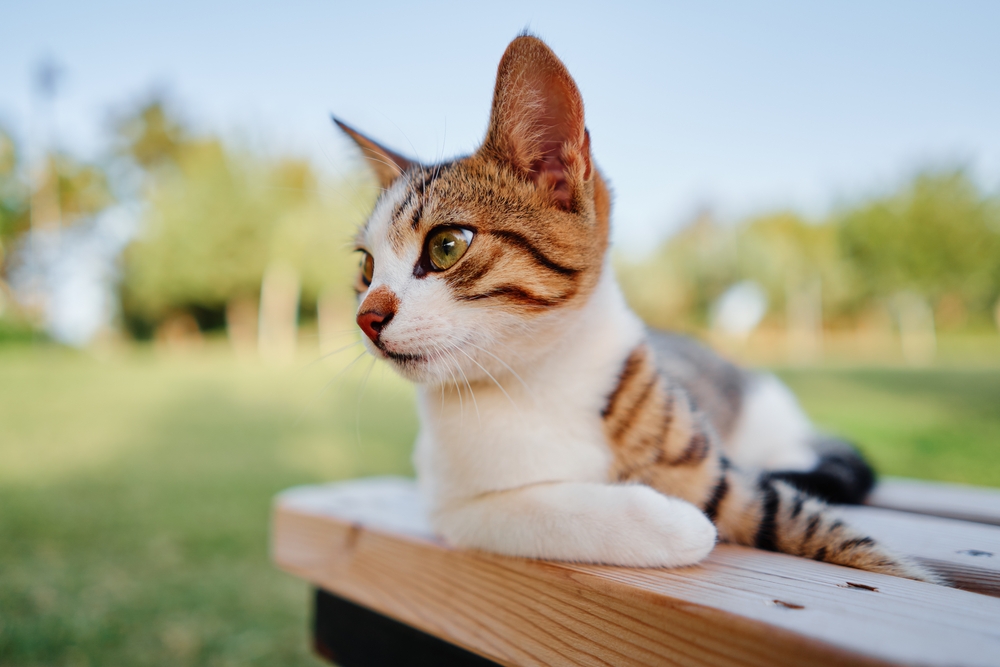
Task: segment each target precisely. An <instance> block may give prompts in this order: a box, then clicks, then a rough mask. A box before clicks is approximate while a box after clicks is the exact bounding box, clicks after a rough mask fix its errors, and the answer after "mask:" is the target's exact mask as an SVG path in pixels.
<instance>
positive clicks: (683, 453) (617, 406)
mask: <svg viewBox="0 0 1000 667" xmlns="http://www.w3.org/2000/svg"><path fill="white" fill-rule="evenodd" d="M338 122H339V121H338ZM341 127H342V128H343V129H344V130H345V131H346V132H347V133H348V134H349V135H350V136H351V137H352V138H353V139H354V141H355V142H356V143H357V144H358V146H359V147H360V148H361V149H362V150H363V151H364V153H365V154H366V156H367V157H368V158H369V159H370V160H371V162H372V165H373V168H374V172H375V174H376V176H377V177H378V178H379V181H380V183H381V185H382V187H383V192H382V194H381V196H380V197H379V199H378V201H377V203H376V205H375V209H374V211H373V213H372V215H371V217H370V218H369V220H368V221H367V223H366V224H365V226H364V227H363V228H362V229H361V230H359V232H358V235H357V240H356V243H357V248H358V250H359V252H361V253H363V255H362V256H363V258H364V259H363V262H362V267H363V268H362V271H361V273H360V275H359V278H358V283H357V290H358V295H359V307H358V324H359V326H360V327H361V329H362V330H363V331H364V333H365V334H366V338H365V341H364V342H365V344H366V345H367V347H368V349H369V351H370V352H371V353H372V354H373V355H375V356H376V357H378V358H381V359H384V360H386V361H387V362H388V363H390V364H391V365H392V366H393V367H394V368H395V369H396V370H397V371H398V372H399V373H400V374H402V375H403V376H405V377H407V378H409V379H411V380H413V381H415V382H416V383H417V384H418V387H419V394H418V395H419V409H420V416H421V431H420V435H419V437H418V441H417V446H416V450H415V454H414V462H415V465H416V468H417V473H418V479H419V483H420V486H421V489H422V492H423V494H424V496H425V498H426V501H427V504H428V507H429V509H430V512H431V517H432V521H433V523H434V526H435V528H436V529H437V530H438V531H439V533H440V534H441V535H442V536H443V537H444V538H445V539H446V540H448V541H450V542H451V543H453V544H456V545H458V546H462V547H469V548H478V549H484V550H489V551H494V552H499V553H504V554H510V555H515V556H527V557H536V558H550V559H560V560H572V561H589V562H600V563H613V564H621V565H633V566H647V567H649V566H655V567H661V566H679V565H687V564H691V563H695V562H697V561H698V560H700V559H702V558H704V557H705V556H706V555H707V554H708V553H709V552H710V551H711V549H712V548H713V546H714V544H715V543H716V540H717V539H718V538H721V539H723V540H726V541H731V542H736V543H739V544H745V545H751V546H756V547H758V548H762V549H769V550H774V551H782V552H785V553H790V554H795V555H799V556H804V557H807V558H814V559H816V560H822V561H826V562H830V563H838V564H841V565H848V566H852V567H858V568H862V569H866V570H871V571H876V572H885V573H890V574H895V575H900V576H906V577H911V578H914V579H925V580H933V579H934V577H933V575H931V574H929V573H926V572H924V571H922V570H920V569H919V568H918V567H917V566H915V565H914V564H912V563H909V562H906V561H905V560H903V559H901V558H899V557H896V556H893V555H892V554H890V553H888V552H887V551H886V550H884V549H883V548H882V547H881V546H880V545H878V544H876V543H875V542H874V540H872V539H871V538H870V537H868V536H866V535H863V534H860V533H858V532H857V531H855V530H853V529H851V528H850V527H849V526H847V525H845V524H844V523H843V522H842V521H840V520H839V519H837V518H836V516H835V515H834V514H833V513H832V512H831V511H830V510H829V509H828V508H827V506H826V505H825V504H824V503H823V502H822V501H821V500H820V499H818V498H817V497H816V496H815V495H810V494H808V493H807V492H806V490H811V491H813V492H816V493H819V495H827V496H828V497H831V498H835V499H840V500H845V499H846V500H852V501H858V500H860V498H862V497H863V495H864V493H866V492H867V490H868V489H869V488H870V485H871V479H870V476H869V478H867V481H866V478H864V475H860V476H859V475H857V474H854V473H856V472H858V471H859V470H860V471H862V472H863V471H868V468H867V467H866V466H865V465H864V464H863V462H862V461H861V459H859V458H857V457H856V455H855V454H853V452H852V450H847V449H840V450H837V451H836V452H834V453H833V454H831V453H830V452H826V453H825V454H824V453H823V452H820V451H818V450H817V449H816V448H815V447H813V444H814V443H815V442H817V438H818V436H817V435H816V433H815V432H814V430H813V429H812V426H811V425H810V424H809V422H808V420H807V419H806V418H805V416H804V414H803V413H802V412H801V409H799V408H798V406H797V403H796V402H795V400H794V397H792V396H791V394H790V393H789V392H788V391H787V389H785V388H784V387H783V386H782V385H781V384H780V383H779V382H777V380H775V379H774V378H768V377H762V376H754V375H752V374H750V373H747V372H746V371H742V370H740V369H738V368H736V367H735V366H732V365H731V364H729V363H728V362H725V361H723V360H721V359H720V358H718V357H717V356H715V355H714V354H713V353H711V352H710V351H708V350H707V349H705V348H703V347H701V346H699V345H697V344H695V343H693V342H691V341H689V340H687V339H683V338H680V337H677V336H670V335H663V334H656V333H653V332H649V331H647V330H646V328H645V327H644V325H643V323H642V322H641V321H640V320H639V319H638V318H637V317H636V316H635V315H634V314H633V313H632V312H631V310H629V308H628V307H627V305H626V304H625V300H624V298H623V297H622V295H621V292H620V291H619V289H618V286H617V284H616V282H615V279H614V276H613V274H612V272H611V270H610V267H609V260H608V236H609V225H610V195H609V191H608V188H607V186H606V184H605V182H604V180H603V178H602V176H601V175H600V173H599V172H598V170H597V169H596V167H595V165H594V164H593V161H592V157H591V145H590V135H589V134H588V132H587V130H586V127H585V125H584V113H583V102H582V99H581V97H580V93H579V91H578V89H577V87H576V84H575V83H574V82H573V79H572V78H571V77H570V75H569V73H568V72H567V70H566V68H565V67H564V66H563V64H562V63H561V62H560V61H559V59H558V58H556V56H555V55H554V54H553V53H552V51H551V50H550V49H549V48H548V47H547V46H546V45H545V44H544V43H542V42H541V41H540V40H538V39H537V38H535V37H531V36H527V35H525V36H521V37H518V38H517V39H515V40H514V41H513V42H512V43H511V45H510V46H509V47H508V49H507V52H506V53H505V54H504V57H503V59H502V60H501V63H500V66H499V68H498V73H497V83H496V88H495V91H494V100H493V108H492V112H491V116H490V123H489V128H488V130H487V135H486V139H485V140H484V142H483V145H482V146H481V147H480V148H479V149H478V150H477V151H476V152H474V153H473V154H471V155H469V156H466V157H462V158H458V159H455V160H452V161H448V162H444V163H441V164H436V165H422V164H420V163H419V162H418V161H416V160H411V159H409V158H405V157H403V156H401V155H399V154H398V153H395V152H393V151H390V150H388V149H385V148H384V147H382V146H380V145H379V144H377V143H376V142H374V141H372V140H371V139H369V138H367V137H365V136H364V135H362V134H360V133H359V132H357V131H356V130H353V129H351V128H349V127H347V126H346V125H343V124H342V123H341ZM435 239H438V240H440V239H445V240H444V241H440V242H441V243H443V244H445V245H440V246H438V245H434V244H435V243H438V241H435ZM448 239H450V240H448ZM449 253H452V254H449ZM441 257H446V258H447V262H446V264H442V260H441ZM831 456H832V457H833V458H830V457H831ZM824 457H825V458H824ZM837 457H839V458H837ZM852 457H853V458H852ZM824 466H825V467H824ZM852 466H853V467H852ZM776 468H779V469H780V468H787V470H784V471H781V470H776ZM751 470H754V471H756V472H750V471H751ZM745 471H746V472H745ZM817 471H822V475H819V476H817V474H814V473H817ZM845 471H846V472H845ZM820 482H821V483H820ZM810 484H813V486H812V487H810ZM837 494H840V495H839V496H838V495H837Z"/></svg>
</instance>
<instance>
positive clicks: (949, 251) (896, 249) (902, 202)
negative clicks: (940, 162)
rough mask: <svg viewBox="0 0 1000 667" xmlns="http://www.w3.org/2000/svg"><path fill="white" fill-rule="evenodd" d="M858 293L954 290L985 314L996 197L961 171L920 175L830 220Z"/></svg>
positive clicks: (993, 267) (995, 280) (993, 292)
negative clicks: (855, 276) (856, 279)
mask: <svg viewBox="0 0 1000 667" xmlns="http://www.w3.org/2000/svg"><path fill="white" fill-rule="evenodd" d="M835 224H838V225H839V227H840V236H841V242H842V244H843V249H844V254H845V259H846V260H847V261H849V262H850V263H851V264H852V266H853V268H854V270H855V271H857V273H858V275H859V276H860V280H859V288H860V289H861V290H863V296H875V295H884V294H891V293H893V292H896V291H900V290H904V289H909V290H913V291H915V292H917V293H919V294H922V295H923V296H925V297H927V298H929V299H931V300H932V301H934V302H936V301H938V300H939V299H941V298H942V297H945V296H946V295H957V296H958V297H959V298H961V299H962V300H963V301H964V303H965V305H966V307H968V308H970V309H972V310H973V311H977V312H979V313H983V312H988V311H989V309H990V308H991V307H992V305H993V303H994V302H995V301H996V298H997V295H998V294H1000V199H997V198H996V197H986V196H984V195H983V194H982V193H981V192H979V190H978V188H977V187H976V185H975V184H974V183H973V182H972V181H971V180H970V179H969V177H968V175H967V174H965V173H964V172H962V171H954V172H938V173H934V172H931V173H924V174H920V175H918V176H917V177H916V178H915V179H914V180H913V182H912V183H909V184H907V186H906V187H904V188H903V189H901V190H900V191H899V192H896V193H892V194H890V195H888V196H886V197H879V198H877V199H874V200H872V201H870V202H864V203H862V204H861V205H860V206H858V207H856V208H854V209H852V210H848V211H845V212H844V213H842V214H841V215H840V216H839V218H838V219H837V220H836V222H835Z"/></svg>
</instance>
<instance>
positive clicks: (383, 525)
mask: <svg viewBox="0 0 1000 667" xmlns="http://www.w3.org/2000/svg"><path fill="white" fill-rule="evenodd" d="M272 554H273V557H274V559H275V561H276V562H277V563H278V564H279V566H281V567H282V568H283V569H285V570H287V571H289V572H291V573H293V574H296V575H297V576H300V577H302V578H304V579H307V580H308V581H310V582H312V583H313V584H315V585H317V586H320V587H323V588H326V589H328V590H330V591H332V592H334V593H336V594H338V595H341V596H344V597H346V598H348V599H351V600H353V601H355V602H358V603H360V604H363V605H365V606H368V607H370V608H372V609H374V610H376V611H378V612H380V613H383V614H386V615H388V616H391V617H393V618H396V619H398V620H401V621H403V622H405V623H408V624H410V625H413V626H414V627H417V628H418V629H420V630H423V631H425V632H429V633H431V634H434V635H436V636H439V637H442V638H444V639H446V640H447V641H450V642H452V643H455V644H457V645H459V646H462V647H464V648H467V649H469V650H472V651H474V652H476V653H479V654H481V655H483V656H485V657H487V658H490V659H491V660H494V661H496V662H499V663H501V664H506V665H616V666H617V665H804V664H809V665H875V664H921V665H1000V599H997V598H993V597H987V596H984V595H978V594H975V593H970V592H966V591H960V590H954V589H948V588H943V587H939V586H934V585H931V584H924V583H920V582H913V581H907V580H902V579H896V578H893V577H888V576H884V575H877V574H872V573H867V572H860V571H858V570H851V569H848V568H842V567H838V566H835V565H828V564H825V563H816V562H813V561H807V560H803V559H799V558H794V557H791V556H785V555H782V554H772V553H764V552H759V551H755V550H753V549H747V548H742V547H734V546H725V545H724V546H720V547H718V548H716V550H715V551H714V552H713V553H712V555H711V556H710V557H709V558H708V559H707V560H706V562H705V563H704V564H702V565H701V566H698V567H692V568H684V569H676V570H657V569H630V568H618V567H609V566H594V565H579V564H568V563H550V562H541V561H531V560H522V559H513V558H503V557H499V556H494V555H491V554H485V553H479V552H471V551H461V550H454V549H450V548H448V547H446V546H444V545H442V544H441V543H439V542H438V541H436V540H435V539H434V537H433V536H432V535H431V533H430V531H429V528H428V527H427V523H426V520H425V519H424V518H423V514H422V511H421V509H420V504H419V499H418V498H417V496H416V492H415V489H414V487H413V486H412V483H411V482H409V481H407V480H371V481H367V482H354V483H347V484H343V485H331V486H327V487H306V488H303V489H297V490H292V491H291V492H288V493H286V494H283V495H282V496H280V497H279V498H278V500H277V501H276V503H275V510H274V523H273V532H272Z"/></svg>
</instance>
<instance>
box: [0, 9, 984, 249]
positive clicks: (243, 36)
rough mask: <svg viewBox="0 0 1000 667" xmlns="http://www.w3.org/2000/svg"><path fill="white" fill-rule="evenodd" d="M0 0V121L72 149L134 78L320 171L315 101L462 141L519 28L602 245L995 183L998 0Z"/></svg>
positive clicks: (321, 144)
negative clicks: (580, 105)
mask: <svg viewBox="0 0 1000 667" xmlns="http://www.w3.org/2000/svg"><path fill="white" fill-rule="evenodd" d="M0 13H2V15H3V22H2V26H3V27H2V28H0V34H2V38H0V124H2V125H3V126H5V127H7V128H10V129H12V130H13V131H14V133H15V135H16V136H18V137H20V138H22V139H26V140H30V142H34V143H33V144H32V145H37V143H38V137H39V136H42V135H43V134H45V133H43V132H41V131H40V130H39V128H41V127H47V128H52V132H53V135H54V136H55V137H56V141H57V142H58V144H59V145H60V146H62V147H64V148H65V149H67V150H71V151H73V152H75V153H78V154H80V155H81V156H84V157H96V156H97V155H98V153H99V151H100V150H101V148H102V147H103V146H104V145H106V144H105V140H106V137H107V135H106V132H107V127H108V118H109V116H110V114H112V113H114V112H115V111H116V110H117V111H119V112H120V111H121V110H123V109H128V108H130V107H131V106H133V105H135V104H136V103H137V100H140V99H143V98H144V97H146V96H148V95H149V94H150V93H151V91H156V90H160V91H166V92H168V93H169V94H170V96H171V98H172V99H173V100H175V102H176V104H177V106H178V108H179V109H180V110H182V112H183V114H184V115H185V117H186V118H188V119H190V121H191V122H193V123H194V124H195V125H196V127H199V128H201V129H203V130H206V131H215V132H222V133H224V134H226V135H228V136H231V137H234V138H238V140H240V141H245V142H248V143H250V144H251V145H255V146H259V147H262V148H264V149H266V150H270V151H275V152H280V153H292V154H300V155H306V156H309V157H311V158H312V159H313V160H315V162H316V163H317V165H320V166H321V167H322V168H323V169H325V170H328V171H330V172H331V173H333V174H346V173H347V172H349V171H350V170H351V169H352V168H354V167H355V166H357V165H358V164H359V163H360V160H359V158H358V157H357V155H356V153H355V152H354V151H353V150H352V148H351V146H350V145H349V144H348V142H346V141H345V139H344V138H343V137H341V136H339V135H338V134H337V133H336V132H335V130H334V128H333V127H332V126H331V125H330V122H329V114H330V113H335V114H337V115H338V117H340V118H343V119H344V120H345V121H347V122H348V123H350V124H352V125H354V126H355V127H357V128H359V129H361V130H362V131H364V132H366V133H368V134H370V135H372V136H374V137H376V138H378V139H380V140H382V141H383V142H384V143H386V144H388V145H390V146H392V147H395V148H396V149H397V150H398V151H399V152H402V153H404V154H409V155H412V156H416V157H417V158H419V159H421V160H424V161H431V160H435V159H438V158H443V157H451V156H455V155H460V154H463V153H468V152H470V151H472V150H474V149H475V148H476V146H477V145H478V143H479V141H480V140H481V139H482V136H483V134H484V131H485V127H486V121H487V117H488V114H489V106H490V97H491V94H492V88H493V83H494V77H495V73H496V65H497V63H498V61H499V59H500V56H501V54H502V53H503V50H504V48H505V47H506V45H507V43H508V42H509V41H510V39H512V38H513V37H514V36H515V35H517V34H518V33H519V32H521V31H522V30H524V29H525V28H527V29H529V30H531V31H532V32H533V33H535V34H537V35H538V36H540V37H542V38H543V39H545V40H546V41H547V42H548V43H549V45H550V46H551V47H552V48H553V49H554V50H555V52H556V53H557V54H558V55H559V56H560V57H561V58H562V59H563V61H564V62H565V63H566V65H567V67H568V68H569V70H570V72H571V73H572V74H573V76H574V77H575V79H576V81H577V83H578V85H579V87H580V90H581V91H582V93H583V97H584V101H585V105H586V113H587V124H588V127H589V129H590V132H591V137H592V145H593V149H594V155H595V158H596V161H597V163H598V165H599V166H600V168H601V169H602V171H603V173H604V174H605V175H606V176H607V177H608V178H609V179H610V181H611V184H612V187H613V188H614V192H615V213H614V225H615V226H614V229H615V231H614V239H615V242H616V243H618V245H619V246H620V247H625V248H629V249H634V250H642V249H645V248H649V247H651V245H652V244H653V243H655V242H656V241H658V240H659V239H661V238H663V237H664V236H665V235H666V234H668V233H669V232H670V231H672V230H676V229H677V228H678V227H679V226H680V225H682V224H683V223H685V222H686V221H688V220H690V219H691V217H692V216H693V215H694V214H695V213H696V212H698V211H699V210H701V209H703V208H704V207H709V208H711V210H713V211H714V212H715V213H716V214H717V215H718V216H719V217H721V218H723V219H731V220H735V219H739V218H741V217H743V216H747V215H752V214H754V213H760V212H765V211H769V210H774V209H780V208H794V209H797V210H800V211H802V212H804V213H806V214H808V215H810V216H814V217H818V216H821V215H823V214H824V212H826V211H828V210H830V209H831V207H835V206H837V205H838V203H840V202H845V201H849V200H851V199H852V198H857V197H861V196H864V195H867V194H872V193H876V192H879V191H884V190H885V189H887V188H890V187H892V186H894V185H896V184H898V183H900V182H902V181H903V180H904V179H905V178H907V177H908V176H909V175H912V174H913V173H914V171H915V170H917V169H920V168H924V167H929V166H965V167H967V168H969V169H970V170H972V171H973V173H974V174H975V175H976V176H977V178H979V179H980V180H981V182H983V184H984V185H985V186H986V187H989V188H993V189H995V188H996V187H997V185H998V184H1000V39H997V32H996V31H997V26H1000V3H997V2H963V1H961V0H952V1H949V2H921V1H890V0H886V1H883V2H870V1H869V2H856V1H854V0H841V1H838V2H835V3H833V2H830V3H824V4H823V5H820V3H803V2H740V3H736V2H730V3H720V2H711V1H707V2H697V3H695V2H689V3H672V2H655V3H654V2H649V3H642V2H636V3H624V2H616V3H593V2H585V1H577V2H545V1H544V0H534V1H532V2H522V1H519V0H513V1H505V2H502V3H490V4H487V3H470V2H464V3H460V2H455V3H449V2H427V3H416V2H409V3H402V2H400V3H395V2H388V1H386V2H380V3H376V2H352V3H340V2H320V1H310V2H305V1H301V2H300V1H294V0H288V1H285V2H281V3H276V2H275V3H269V4H264V3H256V2H250V1H246V0H244V1H241V2H211V1H208V0H201V1H199V2H193V1H190V0H173V1H172V2H170V3H137V2H112V1H106V0H90V1H88V2H68V1H57V0H30V1H21V0H5V2H4V3H3V6H2V10H0ZM44 59H49V60H51V61H53V62H55V63H58V64H59V65H60V67H61V69H62V72H63V77H62V83H61V85H60V87H59V93H58V95H57V97H56V98H55V101H54V103H53V107H52V113H51V116H50V118H51V120H39V119H44V118H46V116H44V115H42V114H41V113H40V109H41V108H42V107H39V105H38V103H37V96H36V95H35V94H34V92H33V91H34V86H33V84H32V80H33V79H32V72H33V71H35V70H36V68H37V65H38V63H39V62H41V61H42V60H44ZM47 132H48V130H46V133H47Z"/></svg>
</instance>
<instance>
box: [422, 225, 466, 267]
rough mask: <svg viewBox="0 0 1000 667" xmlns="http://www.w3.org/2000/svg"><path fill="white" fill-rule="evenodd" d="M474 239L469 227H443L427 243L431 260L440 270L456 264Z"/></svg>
mask: <svg viewBox="0 0 1000 667" xmlns="http://www.w3.org/2000/svg"><path fill="white" fill-rule="evenodd" d="M470 241H472V232H470V231H469V230H467V229H454V228H453V229H442V230H441V231H439V232H437V233H435V234H434V235H433V236H432V237H431V239H430V242H429V243H428V244H427V250H428V255H429V258H430V262H431V264H432V265H433V267H434V268H435V269H437V270H438V271H444V270H445V269H448V268H451V267H452V266H454V265H455V264H456V263H457V262H458V260H460V259H461V258H462V255H464V254H465V251H466V250H468V248H469V242H470Z"/></svg>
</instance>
